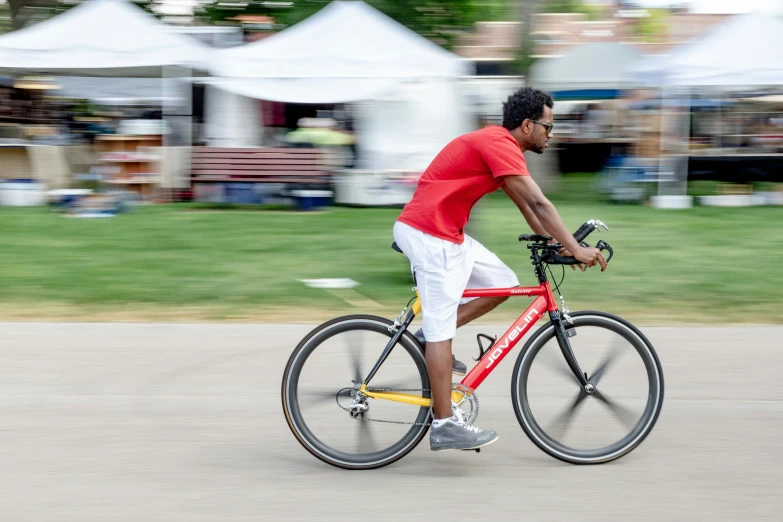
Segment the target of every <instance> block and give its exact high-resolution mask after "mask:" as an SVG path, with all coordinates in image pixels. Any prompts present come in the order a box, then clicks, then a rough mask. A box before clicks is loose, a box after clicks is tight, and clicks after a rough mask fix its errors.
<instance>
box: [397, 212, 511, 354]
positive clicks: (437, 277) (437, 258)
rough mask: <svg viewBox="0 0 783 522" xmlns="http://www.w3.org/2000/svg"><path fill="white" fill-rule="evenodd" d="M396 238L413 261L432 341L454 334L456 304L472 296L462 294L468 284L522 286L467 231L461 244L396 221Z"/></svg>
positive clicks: (425, 325) (426, 329) (427, 332)
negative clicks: (466, 296) (465, 296)
mask: <svg viewBox="0 0 783 522" xmlns="http://www.w3.org/2000/svg"><path fill="white" fill-rule="evenodd" d="M394 241H396V242H397V246H399V247H400V249H401V250H402V251H403V253H404V254H405V255H406V256H407V257H408V259H409V260H410V262H411V270H413V273H414V274H415V277H416V287H417V288H418V290H419V296H420V297H421V307H422V313H423V315H424V320H423V325H422V328H423V330H424V338H425V339H427V341H429V342H438V341H446V340H448V339H453V338H454V335H455V334H456V333H457V307H458V306H459V305H460V303H466V302H468V301H470V300H471V299H465V298H463V297H462V293H463V292H464V291H465V289H466V288H508V287H513V286H519V280H518V279H517V276H516V274H515V273H514V272H513V270H511V269H510V268H509V267H507V266H506V265H505V264H504V263H503V261H501V260H500V259H498V256H496V255H495V254H493V253H492V252H490V251H489V250H487V248H486V247H485V246H484V245H482V244H481V243H479V242H478V241H476V240H475V239H473V238H472V237H470V236H468V235H467V234H465V241H464V242H463V243H462V244H461V245H458V244H456V243H452V242H451V241H446V240H443V239H438V238H437V237H434V236H431V235H429V234H425V233H424V232H422V231H420V230H417V229H415V228H413V227H411V226H408V225H406V224H405V223H401V222H399V221H397V222H396V223H395V224H394Z"/></svg>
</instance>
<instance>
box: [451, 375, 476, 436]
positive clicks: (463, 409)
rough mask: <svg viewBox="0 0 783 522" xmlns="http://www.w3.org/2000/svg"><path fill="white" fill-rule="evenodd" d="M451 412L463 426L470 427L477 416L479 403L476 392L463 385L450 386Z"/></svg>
mask: <svg viewBox="0 0 783 522" xmlns="http://www.w3.org/2000/svg"><path fill="white" fill-rule="evenodd" d="M451 410H452V412H454V414H455V415H457V416H458V417H460V418H461V419H462V421H463V422H465V424H468V425H471V426H472V425H473V423H474V422H476V419H477V418H478V414H479V402H478V397H477V396H476V392H475V391H473V389H472V388H470V387H468V386H465V385H464V384H454V385H452V387H451Z"/></svg>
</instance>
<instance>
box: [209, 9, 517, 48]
mask: <svg viewBox="0 0 783 522" xmlns="http://www.w3.org/2000/svg"><path fill="white" fill-rule="evenodd" d="M366 1H367V3H368V4H370V5H372V6H373V7H375V8H376V9H378V10H379V11H381V12H382V13H385V14H386V15H388V16H389V17H391V18H393V19H394V20H396V21H398V22H400V23H401V24H403V25H405V26H406V27H409V28H410V29H412V30H413V31H416V32H417V33H419V34H421V35H422V36H424V37H426V38H429V39H430V40H432V41H434V42H436V43H438V44H440V45H443V46H444V47H450V46H451V45H452V43H453V41H454V38H455V36H456V35H457V34H458V33H459V32H460V31H464V30H469V29H470V28H471V26H472V25H473V23H474V22H476V21H479V20H509V19H511V18H510V17H511V16H512V14H513V10H512V9H511V6H510V5H509V2H504V1H502V0H496V1H493V0H366ZM328 3H329V2H328V1H322V2H318V1H312V0H295V1H293V2H290V4H291V6H290V7H278V6H276V5H275V4H274V3H271V2H261V1H250V2H248V3H247V5H246V6H244V7H241V6H237V5H236V4H228V5H227V4H226V3H225V2H221V1H220V0H215V1H213V2H211V3H208V4H205V5H204V7H203V8H202V13H203V15H204V16H205V17H206V19H207V20H209V21H211V22H212V23H216V22H226V21H229V20H230V19H231V18H233V17H236V16H237V15H240V14H253V15H267V16H270V17H272V18H274V20H275V22H276V23H278V24H280V25H281V26H283V27H285V26H290V25H293V24H296V23H298V22H300V21H302V20H304V19H305V18H307V17H309V16H311V15H313V14H315V13H316V12H317V11H319V10H320V9H322V8H323V7H325V6H326V4H328Z"/></svg>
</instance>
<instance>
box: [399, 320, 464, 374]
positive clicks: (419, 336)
mask: <svg viewBox="0 0 783 522" xmlns="http://www.w3.org/2000/svg"><path fill="white" fill-rule="evenodd" d="M413 336H414V337H415V338H416V340H417V341H419V344H421V346H422V348H424V347H426V346H427V344H426V343H427V340H426V339H425V338H424V332H422V331H421V329H419V331H418V332H416V333H415V334H413ZM451 372H452V373H453V374H454V375H465V374H466V373H468V367H467V366H465V363H463V362H462V361H458V360H457V358H456V357H454V354H453V353H452V354H451Z"/></svg>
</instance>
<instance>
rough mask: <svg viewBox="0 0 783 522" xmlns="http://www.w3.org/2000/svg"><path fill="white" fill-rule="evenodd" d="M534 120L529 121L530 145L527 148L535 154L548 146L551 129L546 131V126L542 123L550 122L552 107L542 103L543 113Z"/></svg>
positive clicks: (551, 119)
mask: <svg viewBox="0 0 783 522" xmlns="http://www.w3.org/2000/svg"><path fill="white" fill-rule="evenodd" d="M536 122H540V123H536ZM536 122H533V121H531V122H530V123H531V125H532V129H531V132H530V147H529V148H528V150H532V151H533V152H535V153H536V154H541V153H543V152H544V151H545V150H546V148H547V147H549V139H550V138H551V137H552V130H550V131H549V132H547V126H546V125H543V124H547V125H551V124H552V122H553V117H552V109H550V108H549V107H547V106H546V105H544V113H543V114H542V115H541V117H540V118H538V119H536Z"/></svg>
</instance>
